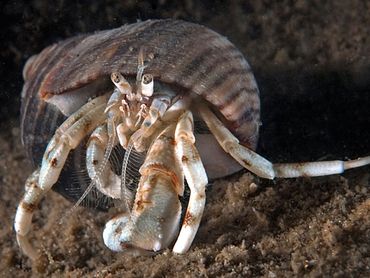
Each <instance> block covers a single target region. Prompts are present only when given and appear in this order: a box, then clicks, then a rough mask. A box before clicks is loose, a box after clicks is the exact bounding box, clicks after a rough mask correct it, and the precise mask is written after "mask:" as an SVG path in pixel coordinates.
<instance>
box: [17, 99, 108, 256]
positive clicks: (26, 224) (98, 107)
mask: <svg viewBox="0 0 370 278" xmlns="http://www.w3.org/2000/svg"><path fill="white" fill-rule="evenodd" d="M105 105H106V97H104V96H102V97H99V98H96V99H94V100H92V101H91V102H89V103H87V104H86V105H84V106H83V107H82V108H81V109H80V110H79V111H77V112H76V113H75V114H73V115H72V116H71V117H70V118H68V119H67V120H66V121H65V122H64V123H63V124H62V125H61V127H60V128H59V129H58V130H57V131H56V132H55V135H54V136H53V138H52V139H51V140H50V143H49V144H48V146H47V148H46V151H45V154H44V157H43V161H42V165H41V169H40V170H36V171H35V172H34V173H33V174H32V175H31V176H30V178H29V179H28V180H27V183H26V193H25V195H24V197H23V199H22V200H21V202H20V204H19V205H18V208H17V213H16V216H15V220H14V227H15V231H16V233H17V241H18V244H19V246H20V248H21V249H22V250H23V251H24V253H25V254H26V255H27V256H29V257H30V258H31V259H33V260H34V259H36V258H37V253H36V251H35V250H34V249H33V247H32V246H31V244H30V243H29V241H28V239H27V234H28V232H29V230H30V226H31V222H32V216H33V212H34V210H35V208H36V207H37V205H38V203H39V202H40V200H41V198H42V197H43V196H44V195H45V194H46V193H47V192H48V191H49V190H50V189H51V187H52V186H53V185H54V184H55V183H56V181H57V180H58V178H59V175H60V172H61V170H62V168H63V166H64V163H65V161H66V159H67V156H68V154H69V152H70V150H72V149H74V148H76V147H77V146H78V145H79V143H80V142H81V140H82V139H83V138H84V137H85V136H86V135H87V134H88V133H90V132H91V131H92V130H94V129H95V128H96V127H97V126H98V125H100V124H101V123H102V122H103V121H104V113H103V111H104V107H105Z"/></svg>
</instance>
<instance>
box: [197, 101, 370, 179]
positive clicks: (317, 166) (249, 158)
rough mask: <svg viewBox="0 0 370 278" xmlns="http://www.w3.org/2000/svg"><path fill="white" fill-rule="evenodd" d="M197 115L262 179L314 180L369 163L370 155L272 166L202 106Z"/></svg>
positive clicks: (235, 155) (220, 140)
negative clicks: (312, 178) (241, 142)
mask: <svg viewBox="0 0 370 278" xmlns="http://www.w3.org/2000/svg"><path fill="white" fill-rule="evenodd" d="M199 107H200V108H199V113H200V114H201V116H202V118H203V119H204V121H205V122H206V124H207V126H208V128H209V129H210V130H211V132H212V133H213V134H214V136H215V137H216V139H217V141H218V142H219V143H220V145H221V146H222V148H223V149H224V150H225V151H226V152H227V153H229V154H230V155H231V156H232V157H234V158H235V160H237V161H238V162H239V163H240V164H241V165H242V166H244V167H245V168H247V169H248V170H249V171H251V172H253V173H254V174H256V175H258V176H260V177H262V178H268V179H273V178H275V177H276V178H295V177H302V176H308V177H317V176H326V175H333V174H340V173H343V172H344V171H345V170H348V169H352V168H357V167H361V166H365V165H369V164H370V156H366V157H362V158H358V159H356V160H349V161H342V160H333V161H317V162H303V163H277V164H272V163H271V162H269V161H268V160H266V159H265V158H263V157H262V156H260V155H258V154H257V153H255V152H253V151H251V150H249V149H248V148H246V147H244V146H242V145H240V144H239V141H238V139H236V138H235V136H234V135H233V134H232V133H231V132H230V131H229V130H228V129H227V128H226V127H224V125H223V124H222V123H221V121H220V120H219V119H218V118H217V117H216V116H215V115H214V114H213V113H212V112H211V111H210V110H209V108H208V107H207V106H205V105H204V104H200V105H199Z"/></svg>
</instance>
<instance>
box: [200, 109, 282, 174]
mask: <svg viewBox="0 0 370 278" xmlns="http://www.w3.org/2000/svg"><path fill="white" fill-rule="evenodd" d="M198 111H199V113H200V115H201V117H202V118H203V120H204V121H205V123H206V124H207V126H208V128H209V130H210V131H211V132H212V134H213V135H214V136H215V138H216V140H217V141H218V142H219V143H220V145H221V147H222V148H223V149H224V151H225V152H227V153H229V154H230V155H231V156H232V157H233V158H234V159H235V160H236V161H238V162H239V163H240V165H242V166H243V167H244V168H246V169H248V170H249V171H251V172H252V173H255V174H256V175H258V176H260V177H262V178H267V179H273V178H275V172H274V168H273V165H272V163H271V162H270V161H268V160H267V159H265V158H264V157H262V156H260V155H259V154H257V153H255V152H253V151H252V150H250V149H248V148H246V147H244V146H242V145H240V144H239V140H238V139H237V138H236V137H235V136H234V135H233V134H232V133H231V132H230V131H229V130H228V129H227V128H226V127H225V126H224V125H223V123H222V122H221V121H220V120H219V119H218V118H217V117H216V115H214V114H213V112H211V111H210V110H209V108H208V107H207V106H206V105H205V104H204V103H198Z"/></svg>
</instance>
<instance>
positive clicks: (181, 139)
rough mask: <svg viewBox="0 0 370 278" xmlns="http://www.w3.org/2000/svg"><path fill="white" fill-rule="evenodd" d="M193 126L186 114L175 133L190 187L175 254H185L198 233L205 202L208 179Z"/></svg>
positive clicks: (174, 249)
mask: <svg viewBox="0 0 370 278" xmlns="http://www.w3.org/2000/svg"><path fill="white" fill-rule="evenodd" d="M193 125H194V123H193V116H192V114H191V113H190V112H186V113H184V114H183V115H182V116H181V118H180V120H179V123H178V124H177V127H176V132H175V140H176V152H177V156H178V157H179V160H180V161H182V166H183V171H184V175H185V178H186V181H187V183H188V185H189V187H190V199H189V204H188V208H187V210H186V213H185V218H184V222H183V224H182V227H181V231H180V234H179V236H178V238H177V241H176V243H175V246H174V247H173V251H174V252H175V253H185V252H186V251H187V250H188V249H189V247H190V245H191V243H192V242H193V239H194V237H195V234H196V233H197V231H198V227H199V223H200V220H201V218H202V215H203V210H204V206H205V202H206V197H205V196H206V195H205V188H206V185H207V184H208V178H207V174H206V171H205V169H204V167H203V164H202V161H201V159H200V156H199V153H198V151H197V149H196V148H195V145H194V143H195V138H194V134H193Z"/></svg>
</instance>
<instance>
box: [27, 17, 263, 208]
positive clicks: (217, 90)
mask: <svg viewBox="0 0 370 278" xmlns="http://www.w3.org/2000/svg"><path fill="white" fill-rule="evenodd" d="M141 49H142V50H143V52H144V55H145V57H144V58H145V64H146V68H145V72H146V73H148V74H151V75H153V77H154V80H155V82H161V83H163V84H166V85H167V86H169V87H170V88H171V89H173V90H174V91H175V92H177V93H178V94H197V95H200V96H202V97H203V98H204V99H205V100H207V101H208V102H209V103H210V104H211V106H212V109H213V111H214V112H215V113H216V114H217V115H218V117H219V118H220V119H221V120H222V121H223V123H224V124H225V126H226V127H227V128H228V129H229V130H230V131H231V132H232V133H233V134H234V135H235V136H236V137H237V138H238V139H239V140H240V142H241V143H242V144H243V145H245V146H247V147H249V148H252V149H255V147H256V144H257V140H258V126H259V122H260V119H259V117H260V115H259V111H260V100H259V92H258V87H257V84H256V82H255V79H254V76H253V73H252V71H251V69H250V67H249V65H248V63H247V62H246V60H245V59H244V57H243V55H242V54H241V52H240V51H239V50H238V49H237V48H236V47H235V46H234V45H233V44H232V43H231V42H230V41H229V40H228V39H226V38H225V37H223V36H221V35H220V34H218V33H216V32H214V31H212V30H210V29H208V28H206V27H204V26H201V25H198V24H194V23H189V22H185V21H180V20H148V21H144V22H138V23H134V24H129V25H124V26H122V27H120V28H116V29H112V30H105V31H100V32H96V33H93V34H84V35H79V36H76V37H72V38H69V39H66V40H64V41H60V42H58V43H55V44H53V45H51V46H49V47H47V48H45V49H44V50H43V51H42V52H41V53H40V54H38V55H35V56H33V57H31V58H30V59H29V60H28V61H27V63H26V65H25V67H24V70H23V76H24V79H25V83H24V87H23V91H22V108H21V131H22V142H23V144H24V146H25V148H26V151H27V153H28V155H29V157H30V158H31V159H32V161H33V162H34V164H36V165H39V164H40V162H41V159H42V155H43V152H44V150H45V147H46V145H47V143H48V141H49V139H50V138H51V137H52V136H53V134H54V132H55V130H56V129H57V127H58V126H59V125H60V124H61V122H63V120H65V119H66V117H68V116H69V115H70V114H71V113H73V112H74V111H76V110H77V109H78V108H79V107H81V106H82V105H83V104H84V103H86V102H87V101H88V100H89V99H91V98H93V97H96V96H98V95H100V94H103V93H106V92H109V91H113V84H112V82H111V81H110V74H111V73H112V72H120V73H122V75H124V76H125V77H133V78H134V77H135V76H136V74H137V68H138V55H139V52H140V50H141ZM81 152H82V153H83V152H84V148H83V147H81V148H79V149H77V150H75V151H74V152H73V153H72V154H71V155H70V157H69V161H68V163H67V166H66V167H65V169H64V170H63V172H62V174H61V178H60V180H59V182H58V183H57V184H56V185H55V186H54V189H55V190H56V191H58V192H59V193H61V194H62V195H64V196H65V197H67V198H69V199H71V200H76V199H78V198H79V196H80V195H81V194H82V192H83V190H84V188H83V183H84V182H85V183H86V178H82V177H81V178H79V177H78V173H80V172H83V168H84V158H83V157H84V156H83V155H81ZM202 158H203V157H202ZM71 173H75V174H71ZM87 183H88V182H87ZM76 192H77V193H76ZM99 208H102V209H104V205H101V206H100V205H99Z"/></svg>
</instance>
